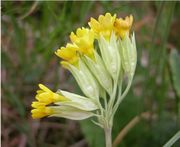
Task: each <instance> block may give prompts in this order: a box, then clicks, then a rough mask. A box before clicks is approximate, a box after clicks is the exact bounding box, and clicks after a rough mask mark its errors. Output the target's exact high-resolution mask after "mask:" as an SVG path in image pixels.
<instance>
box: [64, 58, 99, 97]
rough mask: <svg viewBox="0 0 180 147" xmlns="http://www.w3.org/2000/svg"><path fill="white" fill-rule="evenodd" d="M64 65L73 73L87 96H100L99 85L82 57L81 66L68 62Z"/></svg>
mask: <svg viewBox="0 0 180 147" xmlns="http://www.w3.org/2000/svg"><path fill="white" fill-rule="evenodd" d="M64 67H65V68H67V69H68V70H69V71H70V72H71V73H72V74H73V76H74V78H75V79H76V81H77V83H78V85H79V87H80V88H81V90H82V91H83V93H84V94H85V95H86V96H87V97H89V98H92V99H98V98H99V85H98V83H97V81H96V79H95V78H94V77H93V75H92V74H91V73H90V71H89V69H88V68H87V67H86V65H85V64H84V63H83V62H82V60H81V59H80V60H79V67H75V66H73V65H71V64H69V63H68V62H66V65H65V66H64Z"/></svg>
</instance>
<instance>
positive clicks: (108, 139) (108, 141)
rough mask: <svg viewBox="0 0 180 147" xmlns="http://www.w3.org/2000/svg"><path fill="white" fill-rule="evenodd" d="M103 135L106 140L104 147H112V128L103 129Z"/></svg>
mask: <svg viewBox="0 0 180 147" xmlns="http://www.w3.org/2000/svg"><path fill="white" fill-rule="evenodd" d="M104 133H105V140H106V147H112V136H111V133H112V127H105V128H104Z"/></svg>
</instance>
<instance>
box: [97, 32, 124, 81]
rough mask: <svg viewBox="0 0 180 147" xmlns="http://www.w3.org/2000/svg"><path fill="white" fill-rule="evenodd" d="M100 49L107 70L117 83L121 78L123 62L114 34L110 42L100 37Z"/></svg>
mask: <svg viewBox="0 0 180 147" xmlns="http://www.w3.org/2000/svg"><path fill="white" fill-rule="evenodd" d="M99 48H100V51H101V55H102V58H103V61H104V63H105V66H106V68H107V70H108V71H109V73H110V74H111V76H112V77H113V79H114V80H115V81H116V80H117V79H118V77H119V71H120V68H121V67H120V66H121V63H120V62H121V60H120V55H119V50H118V46H117V41H116V36H115V34H114V32H112V34H111V38H110V41H107V40H106V39H104V37H103V36H102V35H101V36H100V40H99Z"/></svg>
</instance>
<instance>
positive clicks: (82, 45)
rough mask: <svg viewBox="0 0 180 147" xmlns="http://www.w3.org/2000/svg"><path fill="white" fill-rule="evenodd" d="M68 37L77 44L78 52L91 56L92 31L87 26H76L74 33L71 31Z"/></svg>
mask: <svg viewBox="0 0 180 147" xmlns="http://www.w3.org/2000/svg"><path fill="white" fill-rule="evenodd" d="M70 39H71V41H72V43H74V44H76V45H77V46H78V50H79V52H80V53H82V54H85V55H87V56H89V57H92V54H93V49H94V45H93V44H94V32H93V31H92V30H90V29H88V28H84V27H82V28H78V29H77V30H76V34H75V33H74V32H71V34H70Z"/></svg>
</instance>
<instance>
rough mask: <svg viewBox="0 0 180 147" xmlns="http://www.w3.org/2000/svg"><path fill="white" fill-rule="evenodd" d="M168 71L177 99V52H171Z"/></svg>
mask: <svg viewBox="0 0 180 147" xmlns="http://www.w3.org/2000/svg"><path fill="white" fill-rule="evenodd" d="M169 63H170V69H171V73H172V80H173V86H174V89H175V90H176V93H177V95H178V97H180V77H179V75H180V55H179V54H178V52H177V50H175V49H174V50H172V51H171V53H170V59H169Z"/></svg>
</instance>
